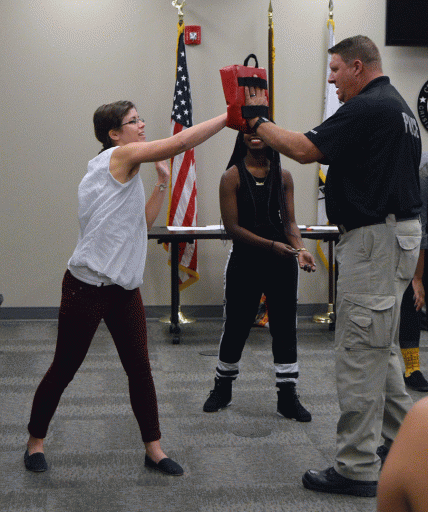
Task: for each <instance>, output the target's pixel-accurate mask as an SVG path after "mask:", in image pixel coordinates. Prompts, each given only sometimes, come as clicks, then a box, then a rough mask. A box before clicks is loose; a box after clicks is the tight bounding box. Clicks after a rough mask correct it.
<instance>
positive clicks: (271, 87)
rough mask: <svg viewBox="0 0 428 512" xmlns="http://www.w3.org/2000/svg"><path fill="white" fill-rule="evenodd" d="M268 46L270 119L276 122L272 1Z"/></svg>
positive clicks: (270, 4)
mask: <svg viewBox="0 0 428 512" xmlns="http://www.w3.org/2000/svg"><path fill="white" fill-rule="evenodd" d="M268 25H269V29H268V44H269V55H268V57H269V69H268V75H269V76H268V78H269V90H268V92H269V117H270V118H271V119H272V121H273V120H274V116H275V91H274V63H275V46H274V41H273V9H272V0H270V1H269V9H268Z"/></svg>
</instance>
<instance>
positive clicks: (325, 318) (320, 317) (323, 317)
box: [312, 304, 334, 324]
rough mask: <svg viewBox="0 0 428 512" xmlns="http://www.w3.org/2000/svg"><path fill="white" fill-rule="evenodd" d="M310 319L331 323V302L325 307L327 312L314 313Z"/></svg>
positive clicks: (332, 308) (319, 322)
mask: <svg viewBox="0 0 428 512" xmlns="http://www.w3.org/2000/svg"><path fill="white" fill-rule="evenodd" d="M312 320H313V321H314V322H316V323H317V324H332V323H334V306H333V304H329V305H328V308H327V313H324V314H320V315H314V316H313V317H312Z"/></svg>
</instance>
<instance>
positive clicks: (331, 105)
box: [317, 17, 340, 268]
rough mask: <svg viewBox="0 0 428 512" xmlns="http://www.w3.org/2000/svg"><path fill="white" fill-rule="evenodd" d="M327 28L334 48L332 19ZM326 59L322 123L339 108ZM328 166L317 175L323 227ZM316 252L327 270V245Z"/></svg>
mask: <svg viewBox="0 0 428 512" xmlns="http://www.w3.org/2000/svg"><path fill="white" fill-rule="evenodd" d="M327 27H328V30H329V43H328V48H331V47H332V46H334V44H335V42H334V21H333V19H332V17H330V18H329V20H328V22H327ZM327 55H328V58H327V71H326V85H325V96H324V116H323V121H325V120H326V119H327V118H328V117H330V116H331V115H333V114H334V113H335V112H336V110H337V109H338V108H339V107H340V103H339V99H338V97H337V94H336V87H335V86H334V84H329V83H328V77H329V75H330V60H331V55H330V54H329V53H328V54H327ZM327 172H328V165H322V164H321V165H320V169H319V173H318V225H319V226H323V225H326V224H328V219H327V214H326V211H325V195H324V189H325V180H326V177H327ZM317 252H318V254H319V256H320V258H321V259H322V261H323V263H324V265H325V266H326V267H327V268H328V256H326V255H328V243H327V242H322V241H321V240H318V242H317Z"/></svg>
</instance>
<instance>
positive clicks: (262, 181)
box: [251, 174, 266, 187]
mask: <svg viewBox="0 0 428 512" xmlns="http://www.w3.org/2000/svg"><path fill="white" fill-rule="evenodd" d="M251 176H253V175H252V174H251ZM253 178H254V181H255V183H256V185H258V186H259V187H263V185H264V184H265V181H266V177H264V178H259V177H258V176H253Z"/></svg>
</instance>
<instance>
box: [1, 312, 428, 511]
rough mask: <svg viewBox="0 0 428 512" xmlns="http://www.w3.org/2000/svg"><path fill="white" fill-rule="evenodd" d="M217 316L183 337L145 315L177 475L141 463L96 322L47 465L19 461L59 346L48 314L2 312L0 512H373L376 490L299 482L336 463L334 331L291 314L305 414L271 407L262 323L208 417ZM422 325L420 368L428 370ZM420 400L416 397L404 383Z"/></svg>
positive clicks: (51, 439)
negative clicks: (9, 316)
mask: <svg viewBox="0 0 428 512" xmlns="http://www.w3.org/2000/svg"><path fill="white" fill-rule="evenodd" d="M221 327H222V320H221V319H198V320H197V321H196V322H195V323H194V324H189V325H185V326H183V330H182V331H183V332H182V339H181V343H180V344H179V345H173V344H172V343H171V335H170V334H169V329H168V326H167V325H165V324H163V323H161V322H159V321H158V320H156V319H151V320H149V321H148V336H149V350H150V357H151V363H152V370H153V375H154V379H155V384H156V389H157V396H158V402H159V411H160V421H161V429H162V440H161V443H162V447H163V448H164V450H165V451H166V453H167V454H168V455H169V456H170V457H172V458H174V459H176V460H177V461H178V462H180V463H181V464H182V466H183V467H184V469H185V475H184V476H182V477H168V476H165V475H162V474H159V473H157V472H156V471H153V470H150V469H147V468H145V467H144V463H143V461H144V449H143V445H142V442H141V438H140V435H139V430H138V426H137V422H136V420H135V419H134V417H133V414H132V410H131V406H130V404H129V395H128V390H127V381H126V376H125V373H124V371H123V369H122V367H121V365H120V362H119V358H118V356H117V353H116V349H115V347H114V345H113V342H112V340H111V337H110V335H109V333H108V331H107V329H106V327H105V326H104V325H101V326H100V328H99V330H98V331H97V334H96V337H95V338H94V341H93V343H92V345H91V348H90V351H89V353H88V356H87V358H86V360H85V362H84V364H83V366H82V367H81V369H80V371H79V372H78V374H77V375H76V377H75V379H74V381H73V382H72V383H71V385H70V386H69V387H68V389H67V390H66V391H65V393H64V395H63V397H62V400H61V403H60V405H59V408H58V410H57V413H56V415H55V416H54V419H53V421H52V423H51V426H50V429H49V433H48V436H47V439H46V442H45V451H46V456H47V460H48V463H49V464H50V469H49V471H48V472H46V473H42V474H34V473H31V472H28V471H26V470H25V467H24V463H23V454H24V450H25V443H26V440H27V432H26V425H27V423H28V419H29V414H30V409H31V404H32V399H33V395H34V392H35V389H36V387H37V385H38V383H39V381H40V379H41V378H42V376H43V375H44V373H45V371H46V370H47V368H48V367H49V365H50V363H51V361H52V357H53V352H54V348H55V337H56V322H55V321H12V320H8V321H6V320H4V321H1V322H0V510H1V511H2V512H86V511H97V512H122V511H124V512H134V511H147V512H157V511H162V512H166V511H173V512H175V511H177V512H178V511H180V512H181V511H182V512H224V511H227V512H228V511H234V512H253V511H257V512H279V511H281V512H282V511H284V512H285V511H286V512H289V511H290V512H298V511H305V512H312V511H314V512H324V511H325V512H339V511H346V512H353V511H359V512H374V511H375V510H376V500H375V499H374V498H357V497H346V496H334V495H328V494H322V493H316V492H312V491H308V490H306V489H304V488H303V486H302V482H301V478H302V475H303V473H304V472H305V471H306V470H307V469H309V468H314V469H325V468H326V467H328V466H331V465H332V462H333V457H334V447H335V428H336V422H337V419H338V405H337V397H336V391H335V383H334V362H333V336H334V333H333V332H331V331H329V329H328V327H327V326H325V325H320V324H314V323H313V322H312V321H311V319H307V318H303V319H299V325H298V337H299V345H298V353H299V363H300V371H301V376H300V381H299V385H298V392H299V395H300V398H301V401H302V403H303V404H304V405H305V406H306V407H307V408H308V409H309V410H310V411H311V412H312V415H313V420H312V422H310V423H305V424H302V423H297V422H295V421H292V420H286V419H284V418H281V417H279V416H277V415H276V390H275V389H276V388H275V387H274V380H275V374H274V370H273V364H272V353H271V339H270V335H269V332H268V330H267V329H265V328H253V329H252V331H251V334H250V338H249V340H248V342H247V346H246V347H245V350H244V354H243V358H242V363H241V376H240V378H239V380H238V381H237V382H236V383H235V384H234V389H233V404H232V405H231V406H230V407H228V408H227V409H226V410H224V411H221V412H219V413H212V414H206V413H203V412H202V405H203V403H204V401H205V399H206V397H207V395H208V392H209V390H210V389H211V388H212V385H213V379H214V368H215V364H216V361H217V359H216V354H217V347H218V341H219V335H220V332H221ZM427 340H428V336H427V333H426V332H423V334H422V340H421V361H422V367H423V368H428V360H427V359H428V354H427V350H428V347H427V345H428V341H427ZM411 394H412V396H413V398H414V399H415V400H417V399H419V398H422V396H423V394H421V393H417V392H411Z"/></svg>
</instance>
